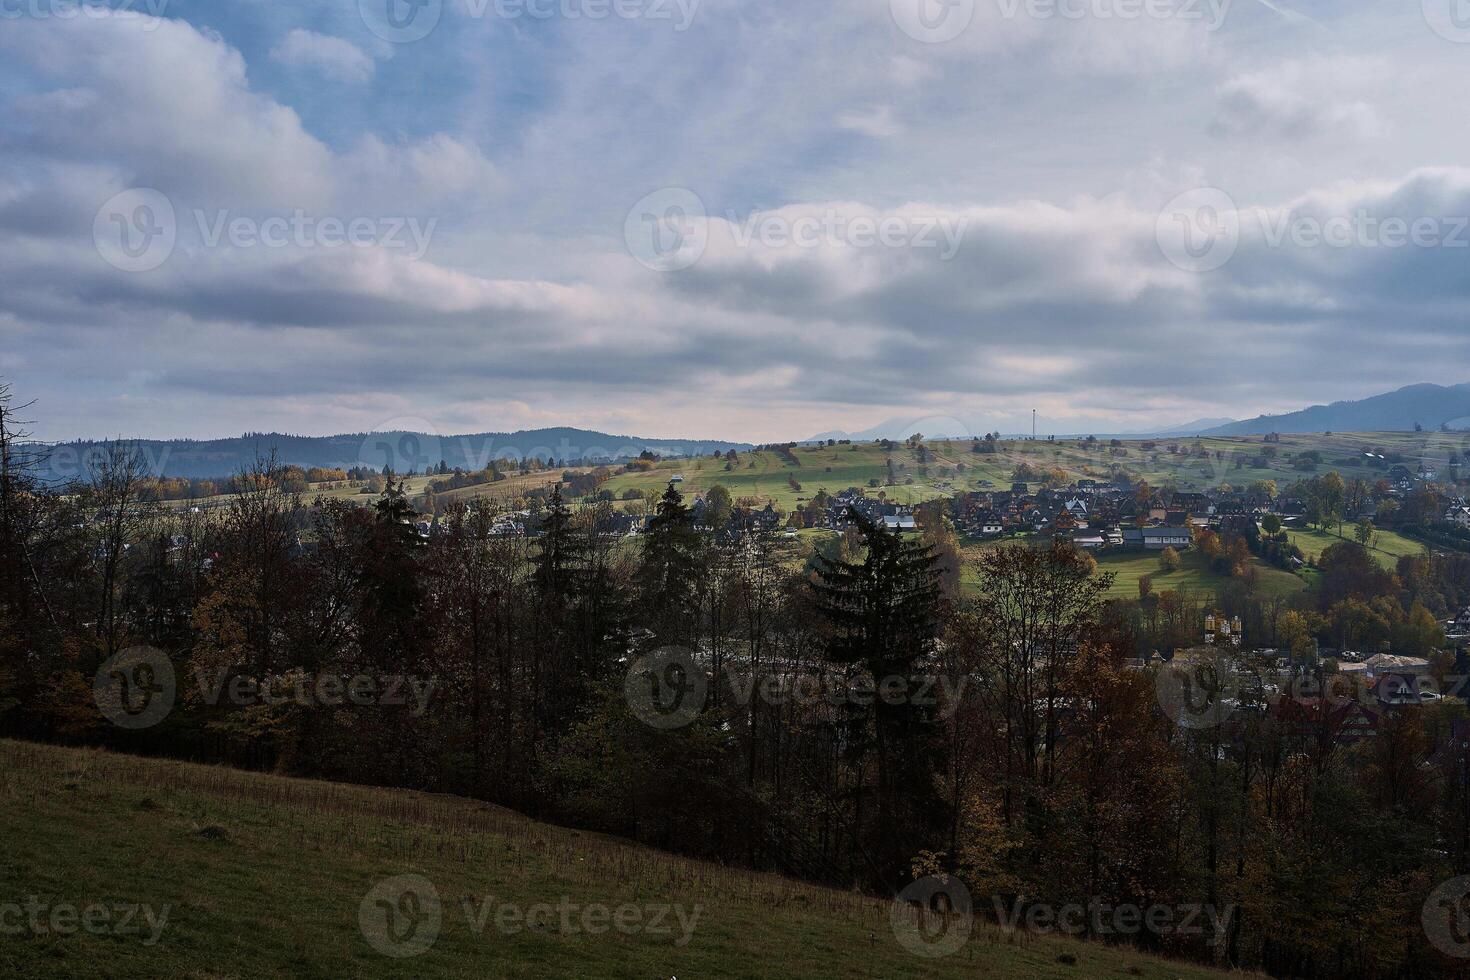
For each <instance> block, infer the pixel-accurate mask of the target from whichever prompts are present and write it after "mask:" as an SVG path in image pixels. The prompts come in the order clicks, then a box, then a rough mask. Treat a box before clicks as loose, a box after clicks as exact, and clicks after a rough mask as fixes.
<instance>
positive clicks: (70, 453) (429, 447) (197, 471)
mask: <svg viewBox="0 0 1470 980" xmlns="http://www.w3.org/2000/svg"><path fill="white" fill-rule="evenodd" d="M126 441H127V442H129V443H130V444H131V445H134V446H136V447H137V449H138V452H139V454H140V455H141V456H142V457H143V459H144V460H145V461H146V462H147V464H148V469H149V471H150V472H151V473H153V474H155V475H163V476H170V477H201V478H210V477H222V476H230V475H233V474H235V473H238V472H240V470H241V469H242V468H244V467H247V466H249V465H251V464H252V463H253V462H254V461H255V459H256V458H257V457H258V456H268V455H270V454H271V453H274V454H275V456H276V459H277V460H278V461H279V462H280V463H282V464H285V465H294V466H301V467H308V468H309V467H313V466H320V467H325V468H330V469H352V468H353V467H357V466H365V467H368V468H370V469H373V470H381V469H382V468H383V467H384V466H389V467H391V468H392V469H393V470H394V472H397V473H407V472H410V471H412V472H423V470H424V468H425V467H428V466H434V467H437V466H438V465H439V463H440V461H443V462H444V463H445V464H446V465H447V466H448V467H449V468H450V469H454V468H455V467H460V468H462V469H466V470H482V469H484V468H485V467H486V466H488V465H489V464H490V462H491V461H492V460H500V459H506V458H509V459H513V460H520V459H524V458H528V457H535V458H537V459H542V460H545V459H548V458H549V459H552V460H555V461H557V462H562V461H571V460H583V461H587V462H613V461H616V460H623V459H631V458H633V457H636V456H637V455H638V454H639V453H641V452H644V451H645V450H648V451H651V452H654V453H657V454H658V455H660V456H694V455H706V456H707V455H709V454H710V453H712V452H714V451H716V450H719V451H720V452H728V451H730V450H731V449H734V450H736V451H737V452H745V451H748V450H750V449H752V448H753V447H752V446H751V445H749V444H748V443H742V442H722V441H719V440H714V439H649V438H645V437H643V436H620V435H611V434H609V433H606V432H593V431H590V430H587V429H569V428H556V429H531V430H524V431H520V432H480V433H473V434H468V435H448V436H446V435H436V434H431V433H424V432H400V431H394V432H359V433H355V434H349V435H336V436H292V435H284V434H282V433H278V432H269V433H247V434H245V435H242V436H238V437H235V438H231V439H210V440H193V439H139V440H126ZM105 445H106V444H105V442H102V441H96V440H81V441H77V442H68V443H58V444H54V445H50V446H48V447H46V448H47V449H48V453H47V456H48V457H49V462H48V463H47V464H46V466H45V469H46V470H47V471H48V475H50V476H53V477H55V478H56V479H58V480H64V479H67V478H69V477H72V476H79V475H81V472H82V471H83V470H84V469H85V468H86V467H85V461H86V460H88V459H93V458H96V455H97V454H98V453H99V452H100V451H102V448H103V447H104V446H105Z"/></svg>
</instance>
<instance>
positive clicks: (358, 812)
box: [0, 741, 1224, 980]
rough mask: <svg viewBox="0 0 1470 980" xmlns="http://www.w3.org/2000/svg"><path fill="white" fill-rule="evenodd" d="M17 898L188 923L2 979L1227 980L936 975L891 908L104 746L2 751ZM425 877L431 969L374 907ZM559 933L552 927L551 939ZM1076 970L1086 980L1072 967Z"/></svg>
mask: <svg viewBox="0 0 1470 980" xmlns="http://www.w3.org/2000/svg"><path fill="white" fill-rule="evenodd" d="M0 771H3V772H4V773H5V779H4V780H0V837H3V839H4V840H5V842H6V846H5V848H4V849H3V850H0V903H6V902H24V901H25V899H26V897H27V896H30V895H39V896H42V897H43V899H45V900H46V901H48V902H50V903H59V902H71V903H75V904H77V905H81V906H85V905H87V904H90V903H93V902H99V901H105V902H131V903H147V904H149V905H151V906H153V907H154V908H155V909H161V908H162V907H163V906H165V905H168V906H172V911H171V913H170V916H169V921H168V926H167V928H166V929H165V930H164V932H163V938H162V940H161V942H159V943H158V944H157V945H156V946H153V947H151V948H149V947H144V946H143V945H142V944H141V940H140V939H139V938H138V937H92V936H88V935H86V934H84V933H78V934H76V935H72V936H65V937H61V936H55V935H48V936H32V935H29V934H27V935H24V936H21V937H18V938H13V937H9V936H7V937H5V940H4V941H3V942H0V975H14V976H28V977H73V976H109V977H119V978H126V977H139V978H142V977H149V978H151V977H158V976H171V977H181V978H192V977H199V978H204V977H208V978H220V977H257V976H282V977H285V976H291V977H324V978H325V977H332V978H335V977H339V976H366V975H373V976H380V975H381V976H404V977H466V978H468V977H511V978H529V977H573V976H578V977H582V976H585V977H592V976H596V977H599V978H639V980H647V978H662V977H671V976H674V975H676V974H677V975H679V976H682V977H686V978H689V977H693V978H733V977H767V976H783V977H802V978H805V977H842V978H856V977H901V976H932V977H977V978H978V977H1043V978H1045V977H1071V978H1093V977H1099V978H1100V977H1118V978H1122V977H1128V976H1142V977H1153V978H1204V977H1214V976H1223V975H1224V974H1219V973H1215V972H1213V971H1210V970H1206V969H1203V968H1198V967H1192V966H1186V965H1181V964H1177V963H1172V962H1168V961H1164V960H1158V959H1152V958H1149V957H1146V956H1142V955H1138V954H1135V953H1133V952H1131V951H1128V950H1125V949H1121V948H1111V947H1105V946H1100V945H1089V944H1084V943H1080V942H1076V941H1072V940H1067V939H1056V938H1046V937H1036V936H1026V935H1024V934H1020V933H1004V932H1001V931H999V930H997V929H993V928H990V927H985V926H977V929H976V932H975V934H974V935H973V936H972V937H971V938H970V941H969V943H968V945H967V946H966V947H965V948H964V949H963V950H961V951H960V952H959V953H957V954H956V955H954V956H951V957H949V958H947V959H943V960H923V959H919V958H917V957H915V956H914V955H913V954H911V953H908V952H906V951H905V950H904V949H903V948H902V947H900V946H899V945H898V944H897V943H896V942H895V941H894V939H893V935H892V932H891V930H890V927H889V924H888V906H887V903H882V902H874V901H871V900H868V899H863V898H860V897H856V896H853V895H850V894H846V893H841V892H832V891H826V890H823V889H817V888H812V887H808V886H805V885H800V884H797V883H794V882H791V881H788V880H785V879H782V878H778V877H774V876H770V875H755V874H747V873H742V872H735V871H730V870H727V869H723V868H719V867H716V866H712V865H706V864H700V863H697V862H691V861H685V860H682V859H679V858H674V857H670V856H668V855H664V854H661V853H658V852H655V851H650V850H647V849H643V848H639V847H635V846H632V845H629V844H626V843H623V842H620V841H614V840H609V839H606V838H601V837H597V836H595V835H588V834H579V833H577V832H574V831H569V830H564V829H560V828H556V827H551V826H548V825H545V824H539V823H536V822H534V821H531V820H528V819H526V818H524V817H521V816H519V815H517V814H514V813H511V812H509V811H506V810H502V809H499V808H496V807H492V806H489V805H486V804H481V803H475V802H471V801H467V800H460V799H456V798H452V797H440V796H430V795H426V794H420V793H410V792H402V791H392V790H376V789H370V788H363V787H353V786H343V785H338V784H330V783H320V782H312V781H308V780H297V779H283V778H280V777H274V776H267V775H260V774H253V773H243V772H237V771H234V770H229V769H222V768H216V767H206V766H196V765H188V764H183V763H177V762H165V761H156V760H146V759H137V758H132V757H128V756H119V755H113V754H108V753H103V752H98V751H93V750H76V749H62V748H55V747H49V746H36V745H30V744H26V743H17V742H7V741H0ZM405 873H418V874H422V875H425V876H427V877H428V878H429V879H430V880H432V881H433V882H434V884H435V886H436V888H437V889H438V892H439V894H440V896H441V898H442V900H443V902H444V926H443V931H442V932H441V934H440V936H439V939H438V941H437V943H436V944H435V945H434V946H433V948H432V949H431V950H430V951H429V952H427V953H425V954H424V955H422V956H419V957H417V958H414V959H408V960H391V959H386V958H384V957H382V956H380V955H378V954H377V953H375V952H373V951H372V950H371V949H370V948H369V947H368V945H367V944H366V942H365V941H364V939H363V938H362V936H361V934H360V932H359V927H358V924H357V921H358V908H359V905H360V904H361V902H362V899H363V897H364V896H365V895H366V893H367V892H368V890H369V889H370V888H371V887H372V886H373V885H374V884H375V883H376V882H377V881H379V880H380V879H383V878H386V877H390V876H394V875H399V874H405ZM465 896H474V897H475V898H476V900H477V901H478V900H480V899H482V898H483V897H485V896H494V899H495V900H496V902H512V903H517V904H519V905H522V906H525V905H530V904H534V903H537V902H549V903H552V904H555V903H556V902H557V901H558V900H559V899H561V897H563V896H569V897H570V898H571V900H572V901H574V902H578V903H581V904H590V903H593V902H602V903H607V904H609V905H612V906H617V905H620V904H623V903H628V902H632V903H673V902H680V903H683V904H684V905H685V907H686V908H692V907H693V906H694V905H696V904H698V905H701V906H703V911H702V913H701V916H700V918H699V920H698V925H697V928H696V929H695V931H694V937H693V940H692V941H691V942H689V944H688V945H687V946H685V947H683V948H682V949H679V948H675V947H674V946H673V941H672V939H670V938H667V937H651V936H646V935H636V936H620V935H618V934H616V933H611V934H608V935H603V936H595V937H592V936H587V935H584V934H578V935H565V936H564V935H560V934H559V932H558V931H552V930H545V929H543V930H540V931H534V932H521V933H520V934H518V935H501V934H499V933H497V932H496V931H495V929H494V927H493V925H492V926H491V927H490V928H489V929H488V930H486V931H485V932H484V933H482V934H479V935H477V934H475V933H474V932H473V931H472V930H471V929H470V928H469V926H468V924H467V921H466V918H465V916H464V915H463V913H462V912H461V910H460V908H461V907H460V901H461V899H462V898H463V897H465ZM553 928H554V927H553ZM1064 954H1070V956H1074V957H1076V964H1075V965H1067V964H1064V963H1062V962H1060V960H1059V956H1062V955H1064Z"/></svg>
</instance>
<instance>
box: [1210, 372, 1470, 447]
mask: <svg viewBox="0 0 1470 980" xmlns="http://www.w3.org/2000/svg"><path fill="white" fill-rule="evenodd" d="M1415 425H1419V426H1422V427H1423V428H1424V429H1425V430H1427V431H1434V430H1436V429H1438V428H1439V427H1440V426H1441V425H1446V426H1448V427H1449V428H1451V429H1466V428H1470V384H1459V385H1453V386H1451V387H1444V386H1442V385H1430V384H1423V385H1409V386H1408V387H1407V388H1400V389H1399V390H1398V391H1390V392H1388V393H1387V394H1383V395H1374V396H1373V397H1372V398H1364V399H1362V400H1361V401H1344V402H1333V403H1332V404H1331V405H1314V406H1312V407H1311V408H1306V409H1302V410H1301V411H1300V412H1291V413H1288V414H1286V415H1262V416H1259V417H1258V418H1253V419H1247V420H1246V421H1244V422H1231V423H1229V424H1226V425H1220V426H1216V427H1214V428H1212V429H1209V430H1206V431H1203V432H1201V433H1199V434H1200V435H1210V436H1250V435H1265V434H1267V433H1271V432H1283V433H1293V432H1295V433H1306V432H1412V431H1413V429H1414V426H1415Z"/></svg>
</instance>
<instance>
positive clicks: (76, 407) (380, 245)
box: [0, 0, 1470, 442]
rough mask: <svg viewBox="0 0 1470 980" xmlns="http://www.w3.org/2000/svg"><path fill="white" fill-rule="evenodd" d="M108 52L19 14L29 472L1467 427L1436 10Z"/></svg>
mask: <svg viewBox="0 0 1470 980" xmlns="http://www.w3.org/2000/svg"><path fill="white" fill-rule="evenodd" d="M110 4H111V8H117V9H109V8H108V7H104V6H101V5H100V3H99V2H98V0H93V2H90V3H84V4H82V5H81V6H77V5H75V4H74V3H71V2H67V0H0V377H3V378H4V379H6V380H8V381H9V382H10V383H11V384H12V386H13V387H14V389H15V396H16V398H17V399H18V400H31V399H35V401H36V404H35V405H34V406H33V407H32V408H31V409H30V410H29V415H30V417H32V418H34V419H35V420H36V421H35V424H34V425H32V426H31V429H32V431H33V433H34V434H35V435H36V436H38V437H39V438H43V439H65V438H73V437H113V436H124V437H145V436H146V437H209V436H228V435H236V434H239V433H241V432H244V431H289V432H295V433H301V434H329V433H335V432H356V431H368V430H378V429H383V430H388V429H416V430H423V431H437V432H440V433H446V434H447V433H457V432H477V431H491V430H495V431H503V430H512V429H522V428H537V427H543V426H554V425H574V426H581V427H587V428H593V429H597V430H600V431H605V432H612V433H617V434H623V433H627V434H636V435H640V436H645V437H700V438H726V439H732V440H740V441H757V442H762V441H774V440H778V439H787V438H790V439H798V438H805V437H808V436H810V435H812V434H814V433H817V432H824V431H827V430H833V429H844V430H850V431H855V430H860V429H864V428H866V427H868V426H872V425H875V424H877V423H880V422H882V421H884V420H888V419H912V420H929V419H937V420H940V421H938V422H935V423H932V424H930V426H929V427H930V429H931V431H933V430H937V429H940V428H942V429H944V430H946V431H953V430H956V429H958V428H970V429H972V430H973V431H986V430H988V429H990V428H999V429H1001V430H1002V431H1007V432H1009V431H1020V430H1022V429H1027V428H1029V426H1030V413H1031V410H1032V409H1033V408H1034V409H1037V410H1038V412H1039V413H1040V417H1041V419H1042V430H1043V431H1048V429H1050V430H1051V431H1083V430H1087V429H1093V428H1095V429H1099V430H1104V431H1107V430H1111V431H1141V430H1145V429H1148V428H1150V427H1162V426H1166V425H1173V424H1178V423H1182V422H1185V421H1188V420H1191V419H1195V418H1199V417H1205V416H1208V417H1218V416H1230V417H1236V418H1242V417H1249V416H1253V415H1256V414H1260V413H1263V412H1277V411H1289V410H1293V409H1296V408H1300V407H1303V406H1305V405H1308V404H1312V403H1316V402H1325V401H1333V400H1338V399H1345V398H1358V397H1365V396H1368V395H1371V394H1376V393H1379V392H1382V391H1386V390H1389V389H1392V388H1396V387H1399V386H1401V385H1406V384H1412V383H1419V382H1436V383H1441V384H1453V383H1460V382H1464V381H1470V376H1467V372H1466V371H1465V370H1464V365H1465V364H1466V363H1467V354H1470V334H1467V330H1466V324H1467V317H1466V314H1467V312H1470V228H1467V226H1470V125H1467V123H1470V91H1467V89H1470V10H1466V9H1464V8H1465V4H1464V3H1463V2H1462V0H1422V2H1420V0H1402V2H1395V3H1382V2H1370V0H1332V2H1327V0H1269V2H1268V0H1233V2H1231V0H832V2H827V3H805V2H802V3H797V2H792V0H769V2H768V0H298V2H293V3H278V2H269V0H208V2H200V0H110ZM154 15H157V16H154ZM944 420H961V421H959V422H958V423H956V424H951V423H950V422H949V421H944Z"/></svg>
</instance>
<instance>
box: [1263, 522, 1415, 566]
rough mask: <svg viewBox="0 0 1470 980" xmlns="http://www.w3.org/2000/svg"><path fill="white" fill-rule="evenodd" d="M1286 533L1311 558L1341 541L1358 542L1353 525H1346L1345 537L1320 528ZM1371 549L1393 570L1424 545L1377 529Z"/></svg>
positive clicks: (1379, 561)
mask: <svg viewBox="0 0 1470 980" xmlns="http://www.w3.org/2000/svg"><path fill="white" fill-rule="evenodd" d="M1286 533H1287V535H1288V536H1290V538H1291V543H1292V544H1294V545H1296V546H1297V547H1298V548H1300V549H1302V553H1303V554H1304V555H1306V556H1307V557H1309V558H1317V557H1318V556H1320V555H1321V554H1322V552H1324V551H1326V550H1327V549H1328V548H1330V547H1331V546H1332V545H1335V544H1337V543H1338V542H1340V541H1352V542H1354V543H1356V542H1357V538H1356V537H1354V536H1353V529H1352V527H1351V526H1344V528H1343V537H1338V536H1337V535H1336V534H1332V533H1329V532H1326V531H1318V530H1289V531H1287V532H1286ZM1371 551H1372V554H1373V557H1374V558H1375V559H1377V560H1378V564H1379V565H1381V566H1383V567H1384V568H1386V569H1388V570H1389V571H1393V570H1394V569H1396V568H1398V561H1399V559H1400V558H1402V557H1403V556H1405V555H1418V554H1422V553H1423V552H1424V546H1423V545H1422V544H1420V543H1419V542H1417V541H1410V540H1409V539H1408V538H1406V537H1403V536H1402V535H1399V534H1395V533H1393V532H1392V531H1375V532H1373V547H1372V549H1371Z"/></svg>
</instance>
